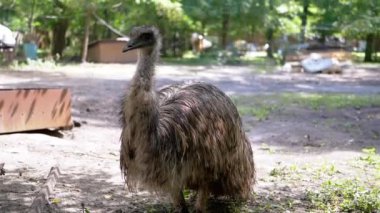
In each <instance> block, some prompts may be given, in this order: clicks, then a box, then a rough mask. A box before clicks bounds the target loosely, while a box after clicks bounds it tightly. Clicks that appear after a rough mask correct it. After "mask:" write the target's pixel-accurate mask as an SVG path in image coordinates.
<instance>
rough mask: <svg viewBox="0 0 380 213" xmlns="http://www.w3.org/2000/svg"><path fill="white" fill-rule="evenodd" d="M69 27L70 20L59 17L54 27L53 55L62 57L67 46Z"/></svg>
mask: <svg viewBox="0 0 380 213" xmlns="http://www.w3.org/2000/svg"><path fill="white" fill-rule="evenodd" d="M68 27H69V20H68V19H66V18H64V19H58V21H57V23H55V24H54V27H53V42H52V51H51V53H52V55H53V57H55V56H57V55H58V57H61V56H62V53H63V50H64V49H65V47H66V31H67V28H68Z"/></svg>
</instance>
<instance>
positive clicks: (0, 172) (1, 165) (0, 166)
mask: <svg viewBox="0 0 380 213" xmlns="http://www.w3.org/2000/svg"><path fill="white" fill-rule="evenodd" d="M4 164H5V163H0V175H5V169H4Z"/></svg>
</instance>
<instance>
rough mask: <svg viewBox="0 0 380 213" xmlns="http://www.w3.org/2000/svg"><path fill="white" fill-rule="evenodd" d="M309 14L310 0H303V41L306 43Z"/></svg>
mask: <svg viewBox="0 0 380 213" xmlns="http://www.w3.org/2000/svg"><path fill="white" fill-rule="evenodd" d="M308 14H309V0H303V13H302V15H301V21H302V23H301V43H305V34H306V26H307V16H308Z"/></svg>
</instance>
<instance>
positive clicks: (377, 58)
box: [352, 52, 380, 63]
mask: <svg viewBox="0 0 380 213" xmlns="http://www.w3.org/2000/svg"><path fill="white" fill-rule="evenodd" d="M364 55H365V54H364V52H352V59H353V61H355V62H363V61H364ZM373 57H374V61H373V62H371V63H380V52H377V53H373Z"/></svg>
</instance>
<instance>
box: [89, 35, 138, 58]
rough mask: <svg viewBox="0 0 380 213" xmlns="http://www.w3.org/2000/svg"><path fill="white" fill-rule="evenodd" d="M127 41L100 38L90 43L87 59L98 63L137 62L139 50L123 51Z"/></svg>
mask: <svg viewBox="0 0 380 213" xmlns="http://www.w3.org/2000/svg"><path fill="white" fill-rule="evenodd" d="M125 45H127V42H126V41H119V40H100V41H96V42H93V43H91V44H89V45H88V55H87V61H89V62H96V63H136V61H137V51H136V50H134V51H129V52H126V53H123V52H122V50H123V47H124V46H125Z"/></svg>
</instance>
